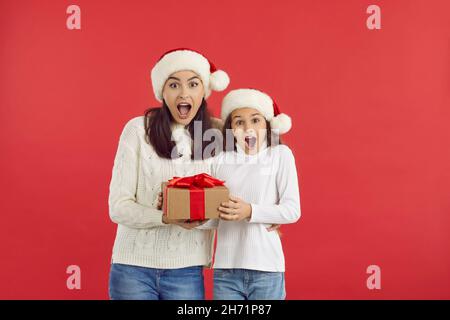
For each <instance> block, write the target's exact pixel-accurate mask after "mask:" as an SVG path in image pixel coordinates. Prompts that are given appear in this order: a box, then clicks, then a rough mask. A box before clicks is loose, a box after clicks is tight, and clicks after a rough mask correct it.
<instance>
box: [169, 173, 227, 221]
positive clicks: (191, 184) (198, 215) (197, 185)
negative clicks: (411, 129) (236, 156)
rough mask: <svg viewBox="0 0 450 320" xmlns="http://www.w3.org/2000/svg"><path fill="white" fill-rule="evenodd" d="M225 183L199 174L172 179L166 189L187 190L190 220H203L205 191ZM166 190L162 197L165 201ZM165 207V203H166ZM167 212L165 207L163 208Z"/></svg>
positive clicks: (204, 174) (207, 175)
mask: <svg viewBox="0 0 450 320" xmlns="http://www.w3.org/2000/svg"><path fill="white" fill-rule="evenodd" d="M224 182H225V181H222V180H219V179H216V178H214V177H211V176H210V175H209V174H206V173H200V174H196V175H194V176H189V177H183V178H180V177H173V178H172V179H170V180H169V183H168V184H167V188H187V189H189V196H190V220H205V190H204V188H212V187H215V186H223V185H224ZM167 188H166V189H165V192H164V196H165V197H166V199H167ZM166 205H167V201H166ZM165 210H167V207H166V208H165Z"/></svg>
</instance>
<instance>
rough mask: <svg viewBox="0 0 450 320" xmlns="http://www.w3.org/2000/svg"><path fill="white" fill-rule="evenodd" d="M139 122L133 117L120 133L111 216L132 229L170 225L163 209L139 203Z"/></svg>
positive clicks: (111, 194)
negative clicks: (166, 220)
mask: <svg viewBox="0 0 450 320" xmlns="http://www.w3.org/2000/svg"><path fill="white" fill-rule="evenodd" d="M135 121H136V120H135V119H132V120H130V121H129V122H128V123H127V124H126V125H125V128H124V129H123V131H122V134H121V136H120V140H119V146H118V149H117V153H116V157H115V159H114V167H113V171H112V178H111V183H110V186H109V199H108V205H109V216H110V218H111V220H112V221H113V222H115V223H118V224H122V225H125V226H127V227H130V228H150V227H156V226H168V225H167V224H164V223H163V222H162V211H161V210H157V209H155V208H152V207H148V206H145V205H142V204H140V203H138V202H136V187H137V181H138V161H139V151H138V150H139V147H140V145H139V136H138V132H137V130H138V129H137V128H136V126H135V125H134V122H135Z"/></svg>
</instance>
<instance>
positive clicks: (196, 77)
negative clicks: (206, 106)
mask: <svg viewBox="0 0 450 320" xmlns="http://www.w3.org/2000/svg"><path fill="white" fill-rule="evenodd" d="M192 79H198V80H200V78H199V77H198V76H193V77H192V78H189V79H188V81H191V80H192Z"/></svg>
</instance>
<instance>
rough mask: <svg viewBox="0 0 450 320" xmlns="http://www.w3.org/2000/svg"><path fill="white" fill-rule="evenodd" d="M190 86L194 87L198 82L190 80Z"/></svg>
mask: <svg viewBox="0 0 450 320" xmlns="http://www.w3.org/2000/svg"><path fill="white" fill-rule="evenodd" d="M190 86H191V88H195V87H197V86H198V82H195V81H194V82H191V83H190Z"/></svg>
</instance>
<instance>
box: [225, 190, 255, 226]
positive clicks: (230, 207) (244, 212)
mask: <svg viewBox="0 0 450 320" xmlns="http://www.w3.org/2000/svg"><path fill="white" fill-rule="evenodd" d="M219 211H220V212H221V213H220V218H221V219H223V220H227V221H241V220H244V219H250V218H251V216H252V206H251V205H250V204H249V203H247V202H245V201H243V200H242V199H239V198H238V197H234V196H232V195H230V200H229V201H227V202H222V203H221V204H220V207H219Z"/></svg>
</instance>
